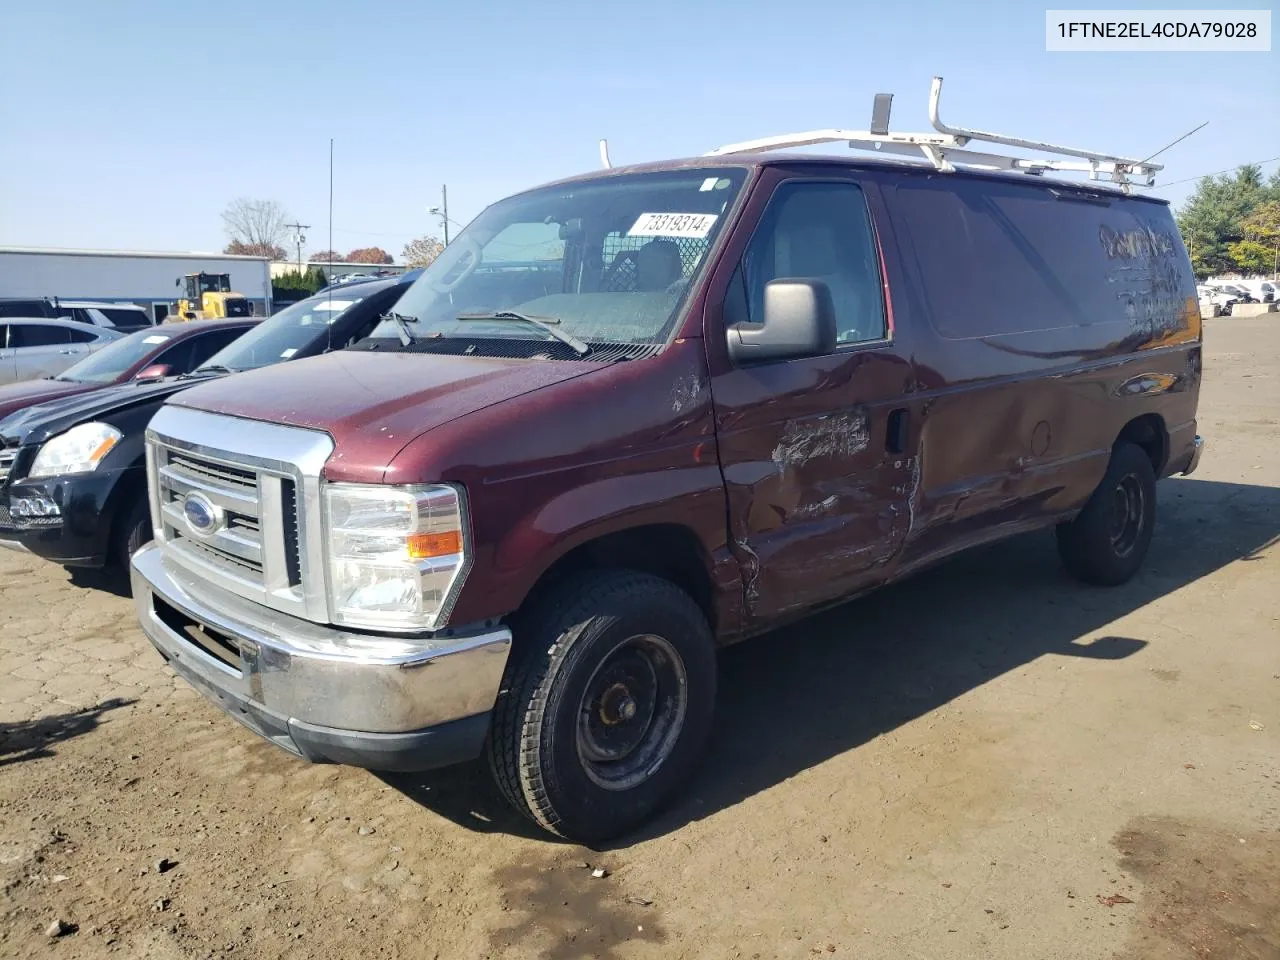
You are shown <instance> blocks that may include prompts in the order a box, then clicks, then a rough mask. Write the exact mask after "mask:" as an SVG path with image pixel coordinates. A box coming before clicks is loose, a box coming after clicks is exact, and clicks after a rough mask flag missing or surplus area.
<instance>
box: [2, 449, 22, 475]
mask: <svg viewBox="0 0 1280 960" xmlns="http://www.w3.org/2000/svg"><path fill="white" fill-rule="evenodd" d="M17 459H18V448H17V447H8V448H6V449H3V450H0V483H4V482H5V481H6V480H8V479H9V471H10V470H12V469H13V461H15V460H17Z"/></svg>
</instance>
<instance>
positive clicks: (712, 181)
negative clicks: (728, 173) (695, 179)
mask: <svg viewBox="0 0 1280 960" xmlns="http://www.w3.org/2000/svg"><path fill="white" fill-rule="evenodd" d="M719 179H720V178H719V177H707V179H705V180H703V181H702V186H700V187H699V188H698V192H699V193H706V192H707V191H708V190H714V189H715V188H716V181H717V180H719Z"/></svg>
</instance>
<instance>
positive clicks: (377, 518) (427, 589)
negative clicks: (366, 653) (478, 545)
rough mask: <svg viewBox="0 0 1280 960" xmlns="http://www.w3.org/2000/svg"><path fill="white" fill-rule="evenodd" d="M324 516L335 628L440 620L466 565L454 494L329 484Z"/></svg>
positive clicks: (398, 626)
mask: <svg viewBox="0 0 1280 960" xmlns="http://www.w3.org/2000/svg"><path fill="white" fill-rule="evenodd" d="M324 513H325V526H326V532H327V540H328V543H327V547H328V556H329V589H330V595H329V610H330V613H331V615H332V617H333V621H334V623H338V624H343V625H345V626H350V627H366V628H370V629H392V630H431V629H434V628H435V626H436V625H437V623H438V622H441V621H442V620H443V619H444V617H445V616H446V615H447V614H448V608H447V605H448V604H449V603H451V602H452V600H453V591H454V588H455V587H456V586H457V585H458V583H459V581H460V580H461V578H462V576H463V574H464V573H465V567H466V562H467V550H466V530H465V529H464V517H463V506H462V497H461V494H460V493H459V491H458V490H456V489H455V488H453V487H448V486H441V485H431V486H404V487H392V486H380V485H376V484H370V485H366V484H356V483H331V484H328V485H326V486H325V488H324Z"/></svg>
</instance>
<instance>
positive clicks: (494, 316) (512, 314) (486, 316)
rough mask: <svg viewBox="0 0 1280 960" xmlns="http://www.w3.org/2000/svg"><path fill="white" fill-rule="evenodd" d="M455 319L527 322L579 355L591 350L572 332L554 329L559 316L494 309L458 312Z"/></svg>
mask: <svg viewBox="0 0 1280 960" xmlns="http://www.w3.org/2000/svg"><path fill="white" fill-rule="evenodd" d="M455 319H458V320H463V321H467V320H476V321H496V322H499V323H528V324H532V325H533V326H535V327H540V328H541V329H543V330H545V331H546V332H547V333H549V334H551V336H553V337H555V338H556V339H557V340H559V341H560V342H561V343H566V344H568V345H569V346H570V347H572V348H573V349H574V351H575V352H576V353H577V354H578V355H579V356H581V355H582V354H584V353H590V352H591V347H589V346H588V345H587V344H585V343H583V342H582V341H581V340H579V339H578V338H577V337H575V336H574V335H573V334H572V333H566V332H565V331H563V330H557V329H556V327H555V326H554V325H555V324H557V323H559V322H560V318H559V317H535V316H533V315H531V314H528V313H519V312H517V311H515V310H495V311H493V313H460V314H458V316H457V317H456V318H455Z"/></svg>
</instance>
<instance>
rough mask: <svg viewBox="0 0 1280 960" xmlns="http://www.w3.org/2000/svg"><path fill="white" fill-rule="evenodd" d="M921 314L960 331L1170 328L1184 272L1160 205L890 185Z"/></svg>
mask: <svg viewBox="0 0 1280 960" xmlns="http://www.w3.org/2000/svg"><path fill="white" fill-rule="evenodd" d="M897 198H898V203H897V207H898V216H899V217H900V218H901V219H902V220H903V221H904V226H905V228H906V229H905V230H904V234H905V235H906V236H907V237H908V238H909V239H908V242H909V244H910V247H911V248H912V250H913V251H914V254H915V260H916V264H917V267H918V269H919V271H920V275H921V279H922V280H923V285H924V292H925V296H926V298H927V300H928V304H929V314H930V317H931V320H932V323H933V325H934V327H935V328H936V329H937V331H938V332H939V333H940V334H941V335H942V336H944V337H946V338H948V339H953V340H963V339H970V338H979V337H998V336H1006V335H1010V334H1017V333H1031V332H1035V331H1041V330H1053V329H1059V328H1063V327H1072V326H1089V325H1094V324H1104V323H1109V324H1124V325H1126V326H1128V327H1130V328H1132V329H1133V331H1134V332H1141V333H1145V334H1150V333H1158V332H1161V331H1165V330H1170V329H1177V328H1179V327H1181V326H1182V325H1183V323H1184V318H1185V315H1186V299H1187V297H1188V296H1191V297H1194V293H1193V291H1194V282H1193V279H1192V276H1191V274H1190V271H1189V267H1188V266H1187V265H1186V263H1185V261H1186V258H1185V255H1184V254H1183V252H1182V245H1181V241H1180V240H1179V239H1178V238H1177V234H1176V232H1175V228H1174V225H1173V221H1172V218H1171V217H1170V216H1169V214H1168V210H1167V209H1166V208H1164V207H1156V206H1153V205H1151V204H1147V203H1142V202H1138V201H1132V200H1126V199H1124V198H1123V197H1116V198H1114V199H1111V200H1109V201H1103V202H1080V201H1075V200H1061V199H1058V197H1056V196H1055V195H1054V194H1053V193H1051V192H1050V191H1049V190H1047V189H1043V188H1040V187H1024V186H1021V185H1019V184H1006V183H1000V182H994V181H985V182H980V181H973V180H963V179H959V178H956V179H950V178H948V179H947V180H938V181H920V182H917V183H904V184H900V185H899V186H898V188H897Z"/></svg>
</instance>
